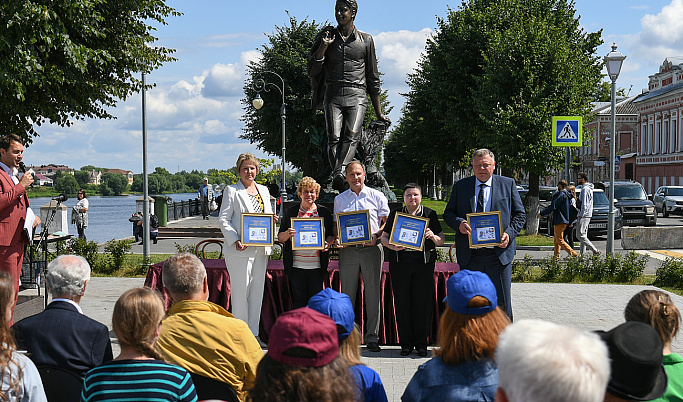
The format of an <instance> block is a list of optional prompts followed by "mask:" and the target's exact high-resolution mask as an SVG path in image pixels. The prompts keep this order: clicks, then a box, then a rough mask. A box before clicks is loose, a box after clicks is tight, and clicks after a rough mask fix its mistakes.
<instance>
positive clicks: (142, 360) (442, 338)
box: [0, 253, 683, 402]
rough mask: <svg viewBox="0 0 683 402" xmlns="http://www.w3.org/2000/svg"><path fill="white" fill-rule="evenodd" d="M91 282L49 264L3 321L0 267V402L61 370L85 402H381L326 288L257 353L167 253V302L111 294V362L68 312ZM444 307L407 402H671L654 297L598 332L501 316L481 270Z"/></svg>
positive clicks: (132, 293) (95, 336) (33, 393)
mask: <svg viewBox="0 0 683 402" xmlns="http://www.w3.org/2000/svg"><path fill="white" fill-rule="evenodd" d="M89 279H90V267H89V266H88V263H87V261H85V260H84V259H83V258H80V257H75V256H70V255H68V256H61V257H58V258H57V259H55V260H53V261H52V262H51V263H50V264H49V266H48V275H47V281H48V284H49V288H50V291H51V293H52V295H53V297H54V299H53V301H52V302H51V303H50V305H49V306H48V308H47V309H46V310H45V311H43V312H41V313H39V314H37V315H35V316H32V317H29V318H26V319H24V320H21V321H19V322H18V323H16V324H15V325H14V326H13V327H11V329H10V328H9V326H8V324H7V323H9V317H11V310H10V308H11V304H12V301H13V300H14V289H13V285H12V281H11V278H10V277H9V276H8V275H7V274H4V273H0V320H5V321H4V322H5V323H6V324H5V325H2V326H0V371H1V373H2V377H1V378H2V381H1V383H0V387H1V388H0V394H1V395H0V399H2V400H6V401H48V400H64V399H63V398H62V399H58V398H57V399H55V397H53V396H51V395H52V393H53V392H54V390H51V389H48V386H47V382H46V381H45V376H48V375H50V373H51V371H50V369H59V370H66V371H70V372H71V373H72V374H73V375H74V376H76V377H77V378H79V379H80V382H81V383H82V388H81V390H80V399H81V400H82V401H112V400H120V398H122V397H124V396H125V397H128V398H133V399H130V400H136V401H146V400H155V401H197V400H208V399H214V397H212V396H211V395H209V394H207V391H206V381H209V382H213V383H215V384H222V385H223V386H225V387H226V388H227V389H229V390H231V391H232V392H231V393H230V395H231V396H226V397H223V398H220V399H221V400H226V401H242V402H246V401H255V402H260V401H297V402H299V401H368V402H372V401H380V402H385V401H387V395H386V392H385V390H384V386H383V384H382V380H381V379H380V376H379V374H378V373H377V372H375V371H374V370H372V369H371V368H369V367H367V366H365V365H364V364H363V363H362V362H361V360H360V344H361V333H360V331H359V328H358V326H357V325H356V323H355V316H354V310H353V303H352V302H351V300H350V298H349V297H348V296H347V295H346V294H342V293H338V292H336V291H334V290H332V289H329V288H326V289H323V290H322V291H320V292H319V293H317V294H316V295H314V296H313V297H311V299H310V300H309V302H308V306H307V307H301V308H297V309H294V310H290V311H287V312H284V313H283V314H281V315H280V316H279V317H278V319H277V321H276V322H275V323H274V325H273V326H272V328H271V331H270V343H269V344H268V346H267V352H266V353H265V355H264V351H263V349H262V348H261V346H260V345H259V342H258V340H257V339H256V337H255V336H254V335H253V333H252V331H250V329H249V327H248V325H247V324H246V323H245V322H244V321H241V320H238V319H236V318H234V317H233V316H232V314H230V313H229V312H228V311H226V310H224V309H223V308H222V307H220V306H217V305H215V304H213V303H211V302H208V301H206V300H207V298H208V284H207V277H206V270H205V268H204V266H203V265H202V263H201V261H200V260H199V259H198V258H197V257H195V256H194V255H192V254H189V253H180V254H176V255H174V256H172V257H171V258H169V259H168V260H167V261H166V262H165V264H164V269H163V273H162V279H163V286H164V292H165V294H166V295H167V297H168V299H169V300H168V301H169V302H170V303H171V306H170V308H168V309H166V305H165V300H164V298H162V296H161V295H160V294H159V293H158V292H156V291H154V290H152V289H149V288H135V289H131V290H128V291H126V292H125V293H124V294H123V295H121V297H120V298H119V300H118V301H117V302H116V305H115V307H114V311H113V316H112V324H113V329H114V332H115V333H116V339H117V341H118V343H119V345H120V347H121V352H120V354H119V355H118V356H117V357H116V358H112V357H113V356H112V348H111V343H110V341H109V337H108V332H107V330H106V327H104V326H103V325H102V324H99V323H97V322H95V321H94V320H92V319H90V318H88V317H85V316H84V315H83V313H82V311H81V309H80V307H79V302H80V300H81V298H82V297H83V296H84V293H85V289H86V286H87V283H88V281H89ZM444 302H445V303H446V309H445V312H444V314H443V315H442V317H441V321H440V326H439V333H438V341H437V347H436V348H435V349H434V357H433V358H432V359H431V360H429V361H428V362H426V363H425V364H423V365H421V366H420V367H419V368H418V370H417V372H416V373H415V374H414V376H413V378H412V379H411V381H410V382H409V383H408V384H407V387H406V389H405V392H404V394H403V396H402V400H404V401H491V400H496V401H501V402H505V401H510V402H521V401H524V402H533V401H550V402H553V401H569V402H573V401H576V402H579V401H581V402H591V401H595V402H599V401H607V402H609V401H649V400H657V401H675V400H681V396H682V395H683V373H682V372H681V371H682V370H683V365H682V364H681V363H683V358H681V356H679V355H678V354H676V353H673V352H672V351H671V342H672V339H673V338H674V337H675V336H676V335H677V333H678V328H679V325H680V320H681V316H680V313H679V310H678V309H677V308H676V306H675V305H674V303H673V302H672V300H671V298H670V297H669V295H668V294H667V293H665V292H663V291H659V290H645V291H642V292H640V293H638V294H636V295H635V296H633V298H632V299H631V300H630V301H629V303H628V304H627V306H626V308H625V312H624V316H625V322H624V323H623V324H621V325H619V326H617V327H615V328H612V329H611V330H609V331H596V332H587V331H584V330H580V329H577V328H572V327H569V326H564V325H559V324H556V323H551V322H547V321H541V320H520V321H517V322H515V323H510V321H509V319H508V316H507V315H506V314H505V312H504V311H503V310H501V308H500V307H498V303H497V292H496V289H495V287H494V285H493V283H492V282H491V280H490V279H489V278H488V276H487V275H486V274H483V273H481V272H475V271H469V270H461V271H460V272H458V273H456V274H454V275H452V276H451V277H450V279H449V280H448V283H447V297H446V299H444ZM15 339H16V341H15ZM200 384H201V386H200ZM44 386H45V388H44Z"/></svg>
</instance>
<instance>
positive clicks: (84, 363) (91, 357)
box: [12, 301, 113, 376]
mask: <svg viewBox="0 0 683 402" xmlns="http://www.w3.org/2000/svg"><path fill="white" fill-rule="evenodd" d="M12 331H13V332H14V336H15V339H16V342H17V347H18V348H19V350H26V351H28V357H30V358H31V360H32V361H33V363H35V365H36V366H51V367H60V368H63V369H67V370H71V371H74V372H76V373H78V374H80V375H81V376H85V373H86V372H87V371H88V370H90V369H91V368H93V367H97V366H99V365H101V364H102V363H104V362H108V361H110V360H111V359H112V357H113V356H112V351H111V342H110V341H109V329H108V328H107V326H106V325H103V324H101V323H99V322H97V321H95V320H93V319H92V318H89V317H86V316H85V315H83V314H81V313H79V312H78V310H76V307H74V306H72V305H71V304H69V303H67V302H60V301H57V302H52V303H50V304H49V305H48V306H47V308H46V309H45V311H43V312H42V313H38V314H36V315H33V316H31V317H26V318H24V319H23V320H21V321H19V322H18V323H16V324H14V325H13V326H12Z"/></svg>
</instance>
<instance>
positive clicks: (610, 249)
mask: <svg viewBox="0 0 683 402" xmlns="http://www.w3.org/2000/svg"><path fill="white" fill-rule="evenodd" d="M625 58H626V56H624V55H623V54H621V52H618V51H617V45H616V44H615V43H612V51H611V52H609V53H608V54H607V55H606V56H605V59H604V60H605V65H606V66H607V75H609V78H610V79H611V80H612V133H611V135H610V142H609V162H608V163H609V215H608V216H609V220H608V223H607V253H608V254H612V253H614V155H615V150H614V147H615V144H616V142H617V141H616V130H617V122H616V110H615V109H616V90H617V78H618V77H619V73H620V72H621V65H622V64H623V62H624V59H625Z"/></svg>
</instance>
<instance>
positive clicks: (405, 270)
mask: <svg viewBox="0 0 683 402" xmlns="http://www.w3.org/2000/svg"><path fill="white" fill-rule="evenodd" d="M403 201H404V202H405V206H404V207H403V208H401V209H398V210H394V211H391V214H389V219H388V220H387V223H386V225H384V233H383V234H382V245H383V246H384V247H385V248H386V249H387V250H388V251H387V256H386V257H387V260H388V261H389V273H390V274H391V287H392V289H393V291H394V307H395V308H396V325H397V327H398V338H399V343H400V344H401V356H408V355H409V354H410V353H411V352H412V351H413V348H415V349H417V353H418V355H420V356H427V336H428V335H429V326H430V324H431V322H432V301H433V299H434V266H435V263H436V246H440V245H442V244H443V243H444V241H445V240H446V236H445V235H444V233H443V230H442V228H441V224H440V223H439V218H438V216H437V214H436V212H435V211H433V210H431V209H429V208H427V207H424V206H422V205H421V204H420V203H421V202H422V188H421V187H420V185H419V184H416V183H408V184H406V185H405V187H404V189H403ZM396 212H402V213H404V214H410V215H415V216H421V217H424V218H429V225H428V226H427V229H426V230H425V233H424V237H425V242H424V249H423V251H415V250H410V249H406V248H404V247H401V246H394V245H391V244H389V236H390V235H391V229H392V227H393V226H394V219H396Z"/></svg>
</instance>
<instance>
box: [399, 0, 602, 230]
mask: <svg viewBox="0 0 683 402" xmlns="http://www.w3.org/2000/svg"><path fill="white" fill-rule="evenodd" d="M575 14H576V11H575V10H574V5H573V2H569V1H567V0H500V1H493V0H469V1H465V2H464V3H463V5H462V6H461V7H460V8H459V9H458V10H456V11H453V10H450V11H449V13H448V15H447V17H446V18H445V19H439V20H438V25H439V28H438V30H437V33H436V34H435V35H434V37H433V38H431V39H429V40H428V43H427V47H426V52H425V55H424V56H423V58H422V59H421V60H420V62H419V64H418V69H417V71H416V72H415V73H414V74H411V75H410V76H409V78H408V83H409V85H410V91H409V93H408V94H407V103H406V110H405V113H404V118H403V119H402V120H401V122H400V127H401V129H402V130H405V131H406V133H407V135H408V136H410V137H412V138H413V139H412V141H408V142H407V146H408V147H409V148H407V149H404V150H402V154H401V155H402V156H406V155H416V154H417V155H419V157H420V160H421V161H422V162H423V163H438V164H440V165H442V166H443V165H445V164H447V163H453V164H454V165H457V164H460V162H464V161H465V160H466V158H467V155H468V152H471V150H472V149H476V148H481V147H486V148H490V149H491V150H493V151H494V153H495V154H496V160H497V163H498V165H499V166H501V167H503V168H504V170H505V171H507V172H512V171H522V170H523V171H525V172H527V173H528V174H529V184H530V188H529V195H528V198H529V199H530V200H532V201H533V200H534V199H535V200H536V203H537V200H538V178H539V176H541V175H544V174H546V173H548V172H550V171H551V170H552V169H554V168H557V167H560V165H561V163H562V160H563V154H564V152H563V150H562V149H559V148H554V147H552V146H551V127H550V126H551V125H550V122H551V118H552V116H555V115H560V116H562V115H564V116H572V115H583V116H586V115H587V114H588V113H589V112H590V101H591V100H592V98H593V95H594V93H595V89H596V88H597V87H598V86H599V82H600V79H601V75H600V70H601V68H602V65H601V63H600V60H599V59H598V57H596V54H595V52H596V49H597V46H598V45H600V44H601V43H602V41H601V39H600V34H601V32H595V33H586V32H584V31H583V29H582V28H581V27H580V25H579V20H578V18H576V17H575ZM398 138H405V135H404V136H403V137H401V136H399V137H398ZM418 145H419V146H420V147H418ZM530 215H532V216H535V209H534V206H532V210H531V212H530ZM529 221H532V222H535V221H536V220H535V219H529V220H528V222H529ZM534 230H535V228H532V231H534Z"/></svg>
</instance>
